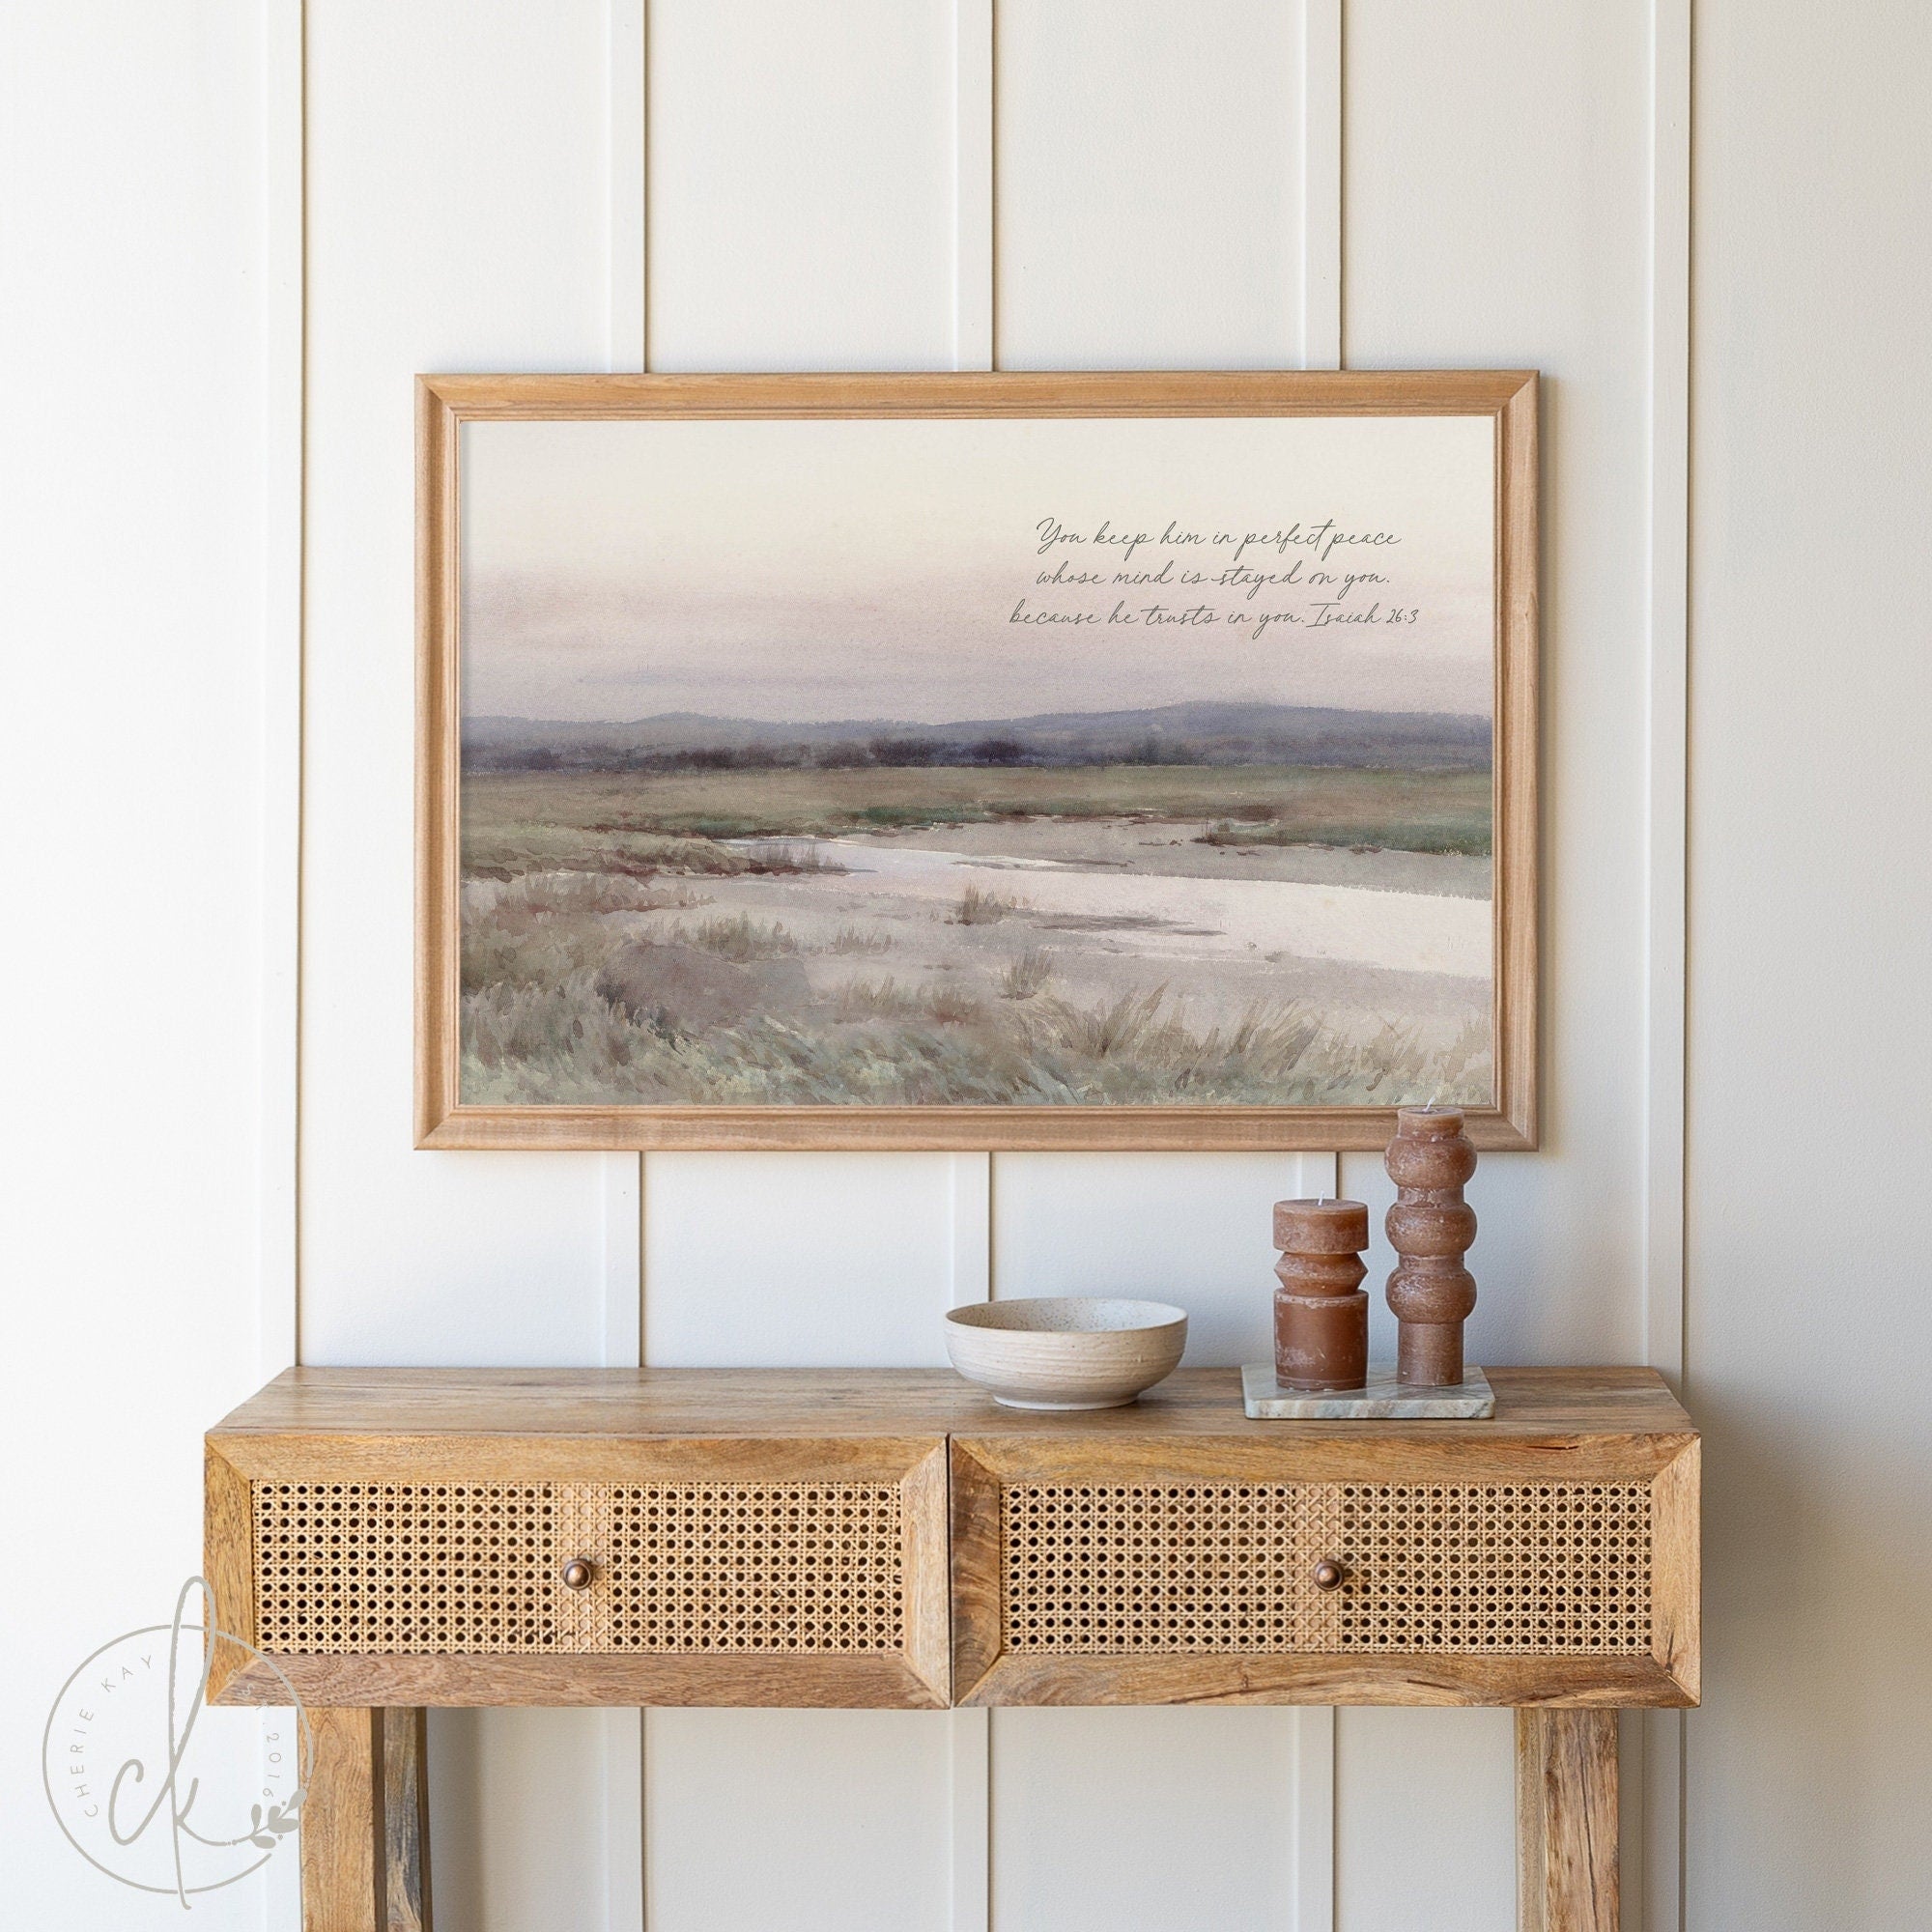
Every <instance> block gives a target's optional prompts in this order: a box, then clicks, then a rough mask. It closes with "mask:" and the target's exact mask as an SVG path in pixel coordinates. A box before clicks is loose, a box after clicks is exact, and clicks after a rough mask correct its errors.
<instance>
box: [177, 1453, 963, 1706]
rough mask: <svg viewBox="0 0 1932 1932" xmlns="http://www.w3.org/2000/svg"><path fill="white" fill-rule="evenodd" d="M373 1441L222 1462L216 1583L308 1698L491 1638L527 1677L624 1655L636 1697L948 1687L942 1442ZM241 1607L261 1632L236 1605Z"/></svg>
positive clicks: (823, 1698) (395, 1674)
mask: <svg viewBox="0 0 1932 1932" xmlns="http://www.w3.org/2000/svg"><path fill="white" fill-rule="evenodd" d="M270 1460H271V1461H273V1460H274V1459H270ZM362 1460H363V1459H360V1458H355V1457H351V1458H348V1459H344V1460H343V1461H342V1462H341V1463H339V1465H338V1466H337V1467H334V1468H329V1467H327V1466H326V1465H324V1466H316V1465H314V1464H313V1463H311V1465H310V1466H307V1467H297V1468H282V1467H270V1468H264V1469H258V1470H255V1471H253V1472H244V1471H241V1470H237V1469H235V1468H233V1466H232V1465H231V1464H228V1463H225V1462H224V1463H223V1464H222V1467H221V1469H220V1470H216V1468H215V1467H214V1465H213V1463H211V1489H212V1491H213V1488H214V1487H215V1486H217V1485H220V1486H223V1487H225V1488H227V1489H229V1490H230V1491H231V1492H232V1495H231V1497H230V1504H229V1511H228V1514H229V1516H230V1517H231V1518H232V1519H234V1522H233V1528H234V1531H235V1532H241V1533H243V1534H244V1535H245V1542H242V1537H241V1535H238V1536H237V1538H236V1540H237V1542H241V1544H242V1547H241V1548H238V1549H236V1550H234V1551H233V1552H232V1556H231V1560H230V1561H229V1562H228V1564H227V1565H226V1568H227V1569H228V1571H229V1574H230V1578H231V1581H230V1583H229V1585H228V1587H226V1588H225V1589H222V1588H219V1587H218V1595H219V1596H220V1597H221V1599H222V1601H221V1604H220V1613H221V1616H222V1618H223V1627H224V1628H226V1629H229V1630H231V1631H233V1632H234V1634H236V1635H238V1636H242V1637H243V1638H244V1640H245V1641H246V1642H248V1643H250V1644H252V1646H253V1647H254V1648H255V1649H256V1650H257V1651H259V1652H260V1653H262V1655H263V1656H264V1657H266V1658H269V1659H272V1660H273V1662H274V1663H275V1664H276V1665H279V1666H280V1667H281V1669H282V1670H284V1671H285V1672H286V1673H287V1674H288V1675H289V1677H290V1680H291V1681H292V1682H293V1683H294V1684H295V1685H296V1688H297V1689H298V1690H299V1691H301V1693H302V1694H303V1695H304V1697H309V1696H319V1700H320V1701H325V1702H355V1703H369V1702H382V1701H385V1699H384V1698H383V1697H377V1696H372V1695H370V1694H368V1693H369V1692H370V1690H371V1688H372V1687H383V1686H389V1687H401V1686H403V1685H405V1684H407V1685H409V1686H412V1687H416V1688H420V1687H421V1686H423V1685H431V1686H435V1687H438V1688H439V1689H446V1687H447V1686H449V1685H451V1684H454V1683H455V1682H456V1681H457V1679H458V1678H459V1677H460V1676H462V1675H463V1674H465V1673H466V1672H469V1673H471V1674H474V1672H473V1665H474V1661H476V1660H486V1659H487V1660H493V1661H494V1662H493V1663H492V1664H491V1665H490V1666H489V1667H488V1669H487V1670H486V1671H485V1672H484V1675H485V1676H486V1677H488V1678H490V1679H491V1681H494V1682H499V1683H500V1682H502V1681H504V1680H505V1679H506V1678H507V1681H509V1682H511V1683H513V1684H519V1685H523V1686H526V1687H528V1686H532V1685H536V1684H540V1683H543V1682H546V1681H556V1682H559V1683H561V1682H562V1681H563V1680H564V1679H565V1678H566V1677H568V1678H570V1679H571V1680H572V1681H574V1682H578V1683H583V1682H592V1683H595V1684H597V1685H598V1686H600V1687H604V1688H605V1689H608V1688H609V1687H610V1686H611V1684H612V1683H614V1682H618V1681H622V1680H625V1679H626V1677H627V1676H628V1680H629V1681H630V1682H632V1683H633V1684H634V1685H635V1686H636V1687H637V1688H638V1689H639V1701H644V1699H645V1693H649V1700H650V1701H660V1702H677V1701H688V1702H707V1701H711V1698H710V1697H709V1696H707V1695H706V1694H704V1693H705V1692H706V1690H707V1689H710V1690H716V1691H717V1692H718V1693H719V1694H721V1695H722V1694H725V1693H727V1692H728V1694H729V1695H730V1696H731V1697H733V1698H734V1699H736V1698H742V1696H743V1695H744V1693H745V1690H746V1688H747V1686H751V1687H753V1689H756V1688H758V1687H759V1686H762V1687H763V1688H764V1690H767V1691H768V1692H769V1693H770V1694H769V1695H768V1696H766V1697H763V1698H759V1699H754V1701H770V1702H796V1703H820V1702H842V1701H846V1696H845V1694H844V1693H848V1692H849V1693H851V1694H852V1695H854V1696H857V1695H858V1694H859V1693H861V1692H863V1693H864V1696H865V1700H866V1701H876V1700H877V1693H879V1692H880V1691H881V1690H882V1689H883V1690H888V1691H891V1690H897V1691H898V1692H899V1693H901V1694H899V1695H897V1696H892V1697H888V1699H887V1701H899V1702H914V1703H943V1702H945V1701H946V1691H947V1685H946V1681H945V1678H946V1670H945V1662H946V1647H947V1644H946V1639H947V1622H946V1617H947V1605H946V1577H945V1557H946V1518H945V1463H944V1447H943V1445H942V1444H940V1443H938V1442H930V1443H923V1444H914V1445H904V1444H885V1445H873V1446H871V1447H870V1448H869V1449H868V1451H867V1453H864V1454H862V1455H861V1456H860V1457H859V1458H858V1459H857V1461H858V1462H859V1463H860V1465H861V1466H858V1467H853V1466H850V1464H851V1463H853V1461H854V1458H853V1457H851V1456H849V1455H847V1456H843V1457H838V1458H827V1459H825V1463H824V1466H818V1467H814V1466H813V1463H814V1459H813V1457H812V1456H811V1454H810V1451H809V1450H804V1451H802V1450H801V1449H800V1447H799V1445H796V1444H785V1443H774V1444H769V1445H757V1444H737V1445H730V1446H728V1447H725V1446H722V1445H718V1444H715V1443H692V1444H689V1445H676V1444H664V1443H658V1444H653V1445H650V1448H649V1453H648V1454H647V1455H645V1456H643V1457H642V1458H641V1460H642V1461H643V1462H644V1463H646V1464H647V1466H646V1467H645V1468H643V1469H640V1470H639V1471H637V1472H636V1473H635V1475H634V1476H633V1477H632V1479H630V1480H608V1481H600V1480H573V1479H571V1477H569V1476H560V1477H557V1478H554V1479H536V1480H517V1479H516V1478H515V1477H514V1476H513V1475H511V1474H506V1473H501V1471H502V1470H503V1469H504V1468H505V1467H508V1468H510V1469H514V1467H515V1465H516V1462H517V1459H516V1457H514V1456H513V1455H511V1456H506V1455H504V1454H503V1453H502V1451H501V1448H500V1446H497V1447H496V1448H493V1450H492V1452H491V1453H489V1454H487V1455H478V1456H477V1457H475V1458H472V1459H471V1460H472V1461H473V1462H474V1463H475V1464H476V1466H475V1467H473V1468H472V1469H469V1470H464V1469H463V1468H461V1467H460V1466H459V1467H458V1468H457V1469H455V1470H450V1471H444V1472H437V1473H431V1472H428V1471H420V1472H419V1471H416V1470H412V1469H411V1468H410V1467H409V1465H408V1459H407V1457H406V1456H402V1457H397V1456H391V1457H389V1458H388V1459H387V1460H388V1462H389V1463H390V1466H389V1467H388V1468H386V1469H384V1470H381V1471H378V1470H373V1469H369V1468H367V1467H364V1466H360V1463H361V1462H362ZM532 1461H533V1462H534V1461H536V1459H532ZM761 1463H762V1464H765V1465H767V1466H764V1467H761V1466H760V1464H761ZM841 1463H843V1464H845V1466H840V1464H841ZM575 1473H576V1472H573V1474H575ZM243 1519H245V1521H244V1520H243ZM214 1520H215V1519H214V1514H213V1508H211V1523H212V1524H213V1521H214ZM211 1541H212V1543H213V1538H212V1539H211ZM236 1559H239V1560H236ZM237 1605H241V1606H242V1607H243V1609H244V1614H245V1618H246V1625H247V1628H246V1631H245V1632H244V1631H243V1630H241V1629H238V1628H237V1627H236V1625H235V1623H233V1622H230V1621H228V1619H229V1618H231V1617H233V1616H234V1615H235V1614H236V1606H237ZM582 1670H587V1671H588V1672H589V1676H588V1678H587V1679H586V1678H584V1677H582V1676H580V1675H578V1674H577V1673H578V1672H580V1671H582ZM265 1674H267V1675H271V1674H272V1673H270V1672H268V1671H267V1667H266V1666H264V1665H260V1664H257V1665H256V1666H254V1667H253V1669H252V1671H250V1670H243V1671H242V1672H241V1673H240V1675H241V1678H242V1679H243V1680H246V1681H244V1682H241V1683H239V1684H235V1685H232V1686H228V1687H224V1690H225V1691H228V1692H231V1693H232V1695H231V1700H233V1698H236V1697H240V1696H241V1695H243V1694H246V1692H247V1691H248V1690H249V1689H250V1688H251V1686H258V1685H259V1681H260V1679H261V1678H262V1677H263V1676H264V1675H265ZM393 1701H408V1699H406V1698H405V1697H404V1696H403V1694H402V1692H401V1690H397V1694H396V1696H395V1698H394V1699H393ZM437 1701H449V1698H448V1697H447V1696H443V1697H440V1698H439V1699H438V1700H437Z"/></svg>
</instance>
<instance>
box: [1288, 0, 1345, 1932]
mask: <svg viewBox="0 0 1932 1932" xmlns="http://www.w3.org/2000/svg"><path fill="white" fill-rule="evenodd" d="M1343 87H1344V76H1343V68H1342V0H1302V7H1301V317H1300V323H1301V327H1300V335H1301V366H1302V367H1303V368H1304V369H1339V368H1341V366H1342V116H1343V111H1344V95H1343ZM1293 1185H1294V1187H1295V1189H1296V1192H1297V1193H1299V1194H1300V1195H1301V1196H1302V1197H1304V1198H1306V1197H1308V1196H1311V1195H1318V1196H1319V1195H1323V1194H1327V1195H1339V1194H1340V1193H1341V1191H1342V1159H1341V1156H1340V1155H1339V1154H1334V1153H1305V1154H1303V1155H1301V1156H1300V1157H1299V1159H1298V1160H1297V1161H1296V1162H1295V1163H1294V1181H1293ZM1289 1719H1290V1721H1291V1722H1292V1723H1293V1725H1294V1804H1293V1821H1292V1827H1291V1829H1292V1831H1293V1840H1294V1897H1293V1916H1292V1922H1293V1927H1294V1932H1334V1925H1335V1713H1334V1711H1333V1710H1332V1709H1329V1708H1325V1707H1321V1706H1316V1707H1310V1708H1306V1709H1301V1710H1296V1711H1293V1712H1292V1713H1290V1714H1289Z"/></svg>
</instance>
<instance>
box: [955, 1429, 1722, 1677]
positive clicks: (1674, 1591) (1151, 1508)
mask: <svg viewBox="0 0 1932 1932" xmlns="http://www.w3.org/2000/svg"><path fill="white" fill-rule="evenodd" d="M1150 1420H1151V1418H1150ZM1088 1426H1089V1428H1090V1429H1093V1425H1091V1424H1090V1425H1088ZM1436 1427H1437V1428H1438V1429H1441V1425H1436ZM1696 1470H1697V1454H1696V1441H1695V1438H1694V1436H1692V1435H1690V1434H1689V1432H1682V1433H1665V1432H1662V1431H1659V1432H1657V1433H1655V1434H1654V1435H1634V1434H1633V1435H1615V1434H1612V1433H1611V1432H1608V1431H1605V1432H1604V1433H1602V1434H1601V1435H1582V1434H1577V1435H1568V1436H1558V1435H1551V1436H1550V1437H1549V1438H1548V1439H1545V1440H1512V1439H1511V1438H1510V1437H1508V1436H1507V1435H1503V1434H1502V1433H1500V1432H1496V1433H1493V1434H1491V1435H1484V1434H1483V1433H1482V1430H1481V1426H1480V1425H1475V1424H1468V1425H1463V1424H1457V1425H1451V1426H1450V1427H1449V1428H1448V1429H1446V1430H1443V1431H1442V1433H1440V1434H1438V1435H1430V1434H1429V1433H1428V1432H1427V1430H1426V1429H1423V1430H1417V1429H1415V1428H1414V1427H1411V1429H1410V1430H1409V1431H1408V1432H1406V1433H1405V1432H1403V1431H1401V1430H1397V1429H1392V1428H1384V1427H1381V1426H1379V1425H1371V1426H1367V1427H1364V1428H1362V1429H1360V1431H1359V1433H1356V1434H1353V1435H1351V1434H1350V1433H1349V1432H1348V1430H1347V1428H1346V1427H1343V1426H1330V1427H1329V1428H1328V1429H1327V1430H1326V1431H1325V1432H1324V1431H1322V1430H1319V1429H1317V1430H1308V1429H1305V1428H1303V1427H1301V1426H1299V1425H1295V1424H1266V1425H1260V1426H1258V1427H1257V1428H1256V1429H1255V1430H1252V1431H1246V1432H1242V1433H1240V1434H1238V1435H1236V1434H1234V1433H1232V1432H1231V1433H1230V1434H1229V1435H1227V1436H1226V1437H1225V1438H1214V1437H1208V1436H1203V1435H1196V1436H1192V1437H1190V1436H1186V1435H1180V1434H1179V1432H1176V1431H1172V1430H1169V1431H1159V1430H1157V1429H1155V1428H1151V1427H1149V1428H1144V1429H1143V1430H1142V1431H1140V1432H1136V1430H1135V1428H1134V1426H1133V1423H1132V1422H1131V1421H1130V1420H1127V1419H1125V1418H1122V1419H1118V1420H1114V1421H1112V1422H1110V1423H1108V1424H1107V1425H1105V1427H1104V1432H1103V1431H1101V1430H1098V1429H1095V1430H1094V1433H1092V1434H1091V1435H1081V1434H1080V1433H1078V1430H1077V1427H1076V1426H1074V1425H1072V1424H1069V1425H1068V1426H1066V1427H1065V1428H1064V1429H1063V1430H1061V1431H1060V1432H1058V1433H1056V1434H1052V1435H1049V1434H1048V1433H1046V1432H1045V1431H1043V1430H1037V1429H1031V1430H1028V1431H1026V1432H1024V1433H1021V1432H1019V1431H1015V1432H1013V1433H1010V1434H1002V1435H991V1434H988V1435H984V1436H978V1437H975V1436H964V1435H956V1436H955V1437H954V1438H953V1441H952V1577H953V1687H954V1695H955V1696H956V1697H957V1698H958V1699H959V1700H960V1701H961V1702H965V1703H974V1704H1056V1703H1067V1704H1094V1703H1165V1702H1177V1703H1178V1702H1194V1701H1215V1700H1228V1701H1254V1702H1302V1703H1388V1702H1400V1703H1409V1702H1417V1703H1420V1702H1436V1703H1492V1704H1516V1705H1522V1704H1536V1703H1573V1704H1574V1703H1591V1702H1598V1703H1605V1704H1610V1703H1618V1704H1645V1703H1655V1704H1683V1703H1689V1702H1694V1701H1695V1694H1696V1654H1695V1653H1696V1641H1695V1633H1696V1577H1695V1543H1696V1521H1697V1497H1696Z"/></svg>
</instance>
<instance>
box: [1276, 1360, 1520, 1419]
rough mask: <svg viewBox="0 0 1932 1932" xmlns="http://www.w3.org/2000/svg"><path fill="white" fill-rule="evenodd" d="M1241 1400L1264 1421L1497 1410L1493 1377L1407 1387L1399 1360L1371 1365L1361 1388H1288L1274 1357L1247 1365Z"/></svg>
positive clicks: (1456, 1415)
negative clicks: (1281, 1381)
mask: <svg viewBox="0 0 1932 1932" xmlns="http://www.w3.org/2000/svg"><path fill="white" fill-rule="evenodd" d="M1241 1400H1242V1405H1243V1406H1244V1407H1245V1408H1246V1409H1247V1411H1248V1413H1249V1415H1251V1416H1253V1417H1254V1418H1255V1420H1256V1421H1258V1422H1274V1421H1282V1422H1295V1421H1300V1422H1309V1421H1322V1422H1336V1421H1345V1422H1346V1421H1361V1422H1379V1421H1391V1420H1392V1421H1402V1422H1410V1421H1416V1422H1427V1421H1438V1422H1486V1421H1488V1420H1489V1418H1490V1417H1491V1416H1492V1415H1494V1414H1495V1412H1496V1398H1495V1393H1494V1391H1493V1390H1492V1388H1491V1387H1490V1378H1489V1377H1488V1376H1486V1375H1484V1373H1483V1372H1482V1370H1481V1369H1467V1370H1465V1371H1464V1372H1463V1379H1462V1380H1461V1381H1460V1382H1458V1383H1457V1384H1456V1385H1455V1387H1454V1388H1434V1389H1416V1388H1405V1387H1404V1386H1403V1385H1402V1383H1400V1382H1399V1381H1397V1380H1396V1378H1395V1364H1394V1363H1393V1362H1378V1363H1377V1364H1376V1365H1375V1366H1374V1367H1372V1368H1371V1369H1370V1370H1369V1379H1368V1385H1367V1386H1366V1387H1364V1388H1358V1389H1329V1390H1324V1391H1317V1392H1311V1391H1309V1390H1307V1389H1285V1388H1283V1387H1281V1386H1280V1384H1279V1383H1277V1382H1276V1380H1275V1378H1274V1364H1273V1363H1272V1362H1249V1363H1248V1364H1247V1365H1246V1366H1245V1367H1244V1368H1243V1369H1242V1370H1241Z"/></svg>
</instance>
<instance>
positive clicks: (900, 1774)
mask: <svg viewBox="0 0 1932 1932" xmlns="http://www.w3.org/2000/svg"><path fill="white" fill-rule="evenodd" d="M948 1721H949V1720H948V1719H947V1717H946V1715H945V1714H944V1713H943V1712H938V1711H653V1712H652V1713H651V1720H650V1728H649V1738H650V1745H649V1750H648V1753H647V1756H646V1760H645V1762H646V1772H645V1779H644V1786H645V1792H646V1801H645V1802H646V1805H647V1807H648V1808H647V1811H646V1815H645V1824H644V1842H645V1844H646V1845H647V1846H648V1847H649V1849H650V1852H651V1871H650V1883H649V1888H648V1896H649V1899H650V1923H651V1932H738V1928H740V1927H758V1926H768V1925H769V1926H783V1927H784V1928H785V1932H946V1928H947V1899H948V1891H949V1886H948V1871H947V1865H948V1859H947V1833H948V1823H949V1819H950V1816H951V1811H950V1806H949V1805H948V1804H947V1802H946V1793H947V1776H948V1772H947V1767H948V1759H949V1754H950V1752H951V1748H952V1747H951V1742H950V1737H949V1733H948V1730H947V1724H948Z"/></svg>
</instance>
